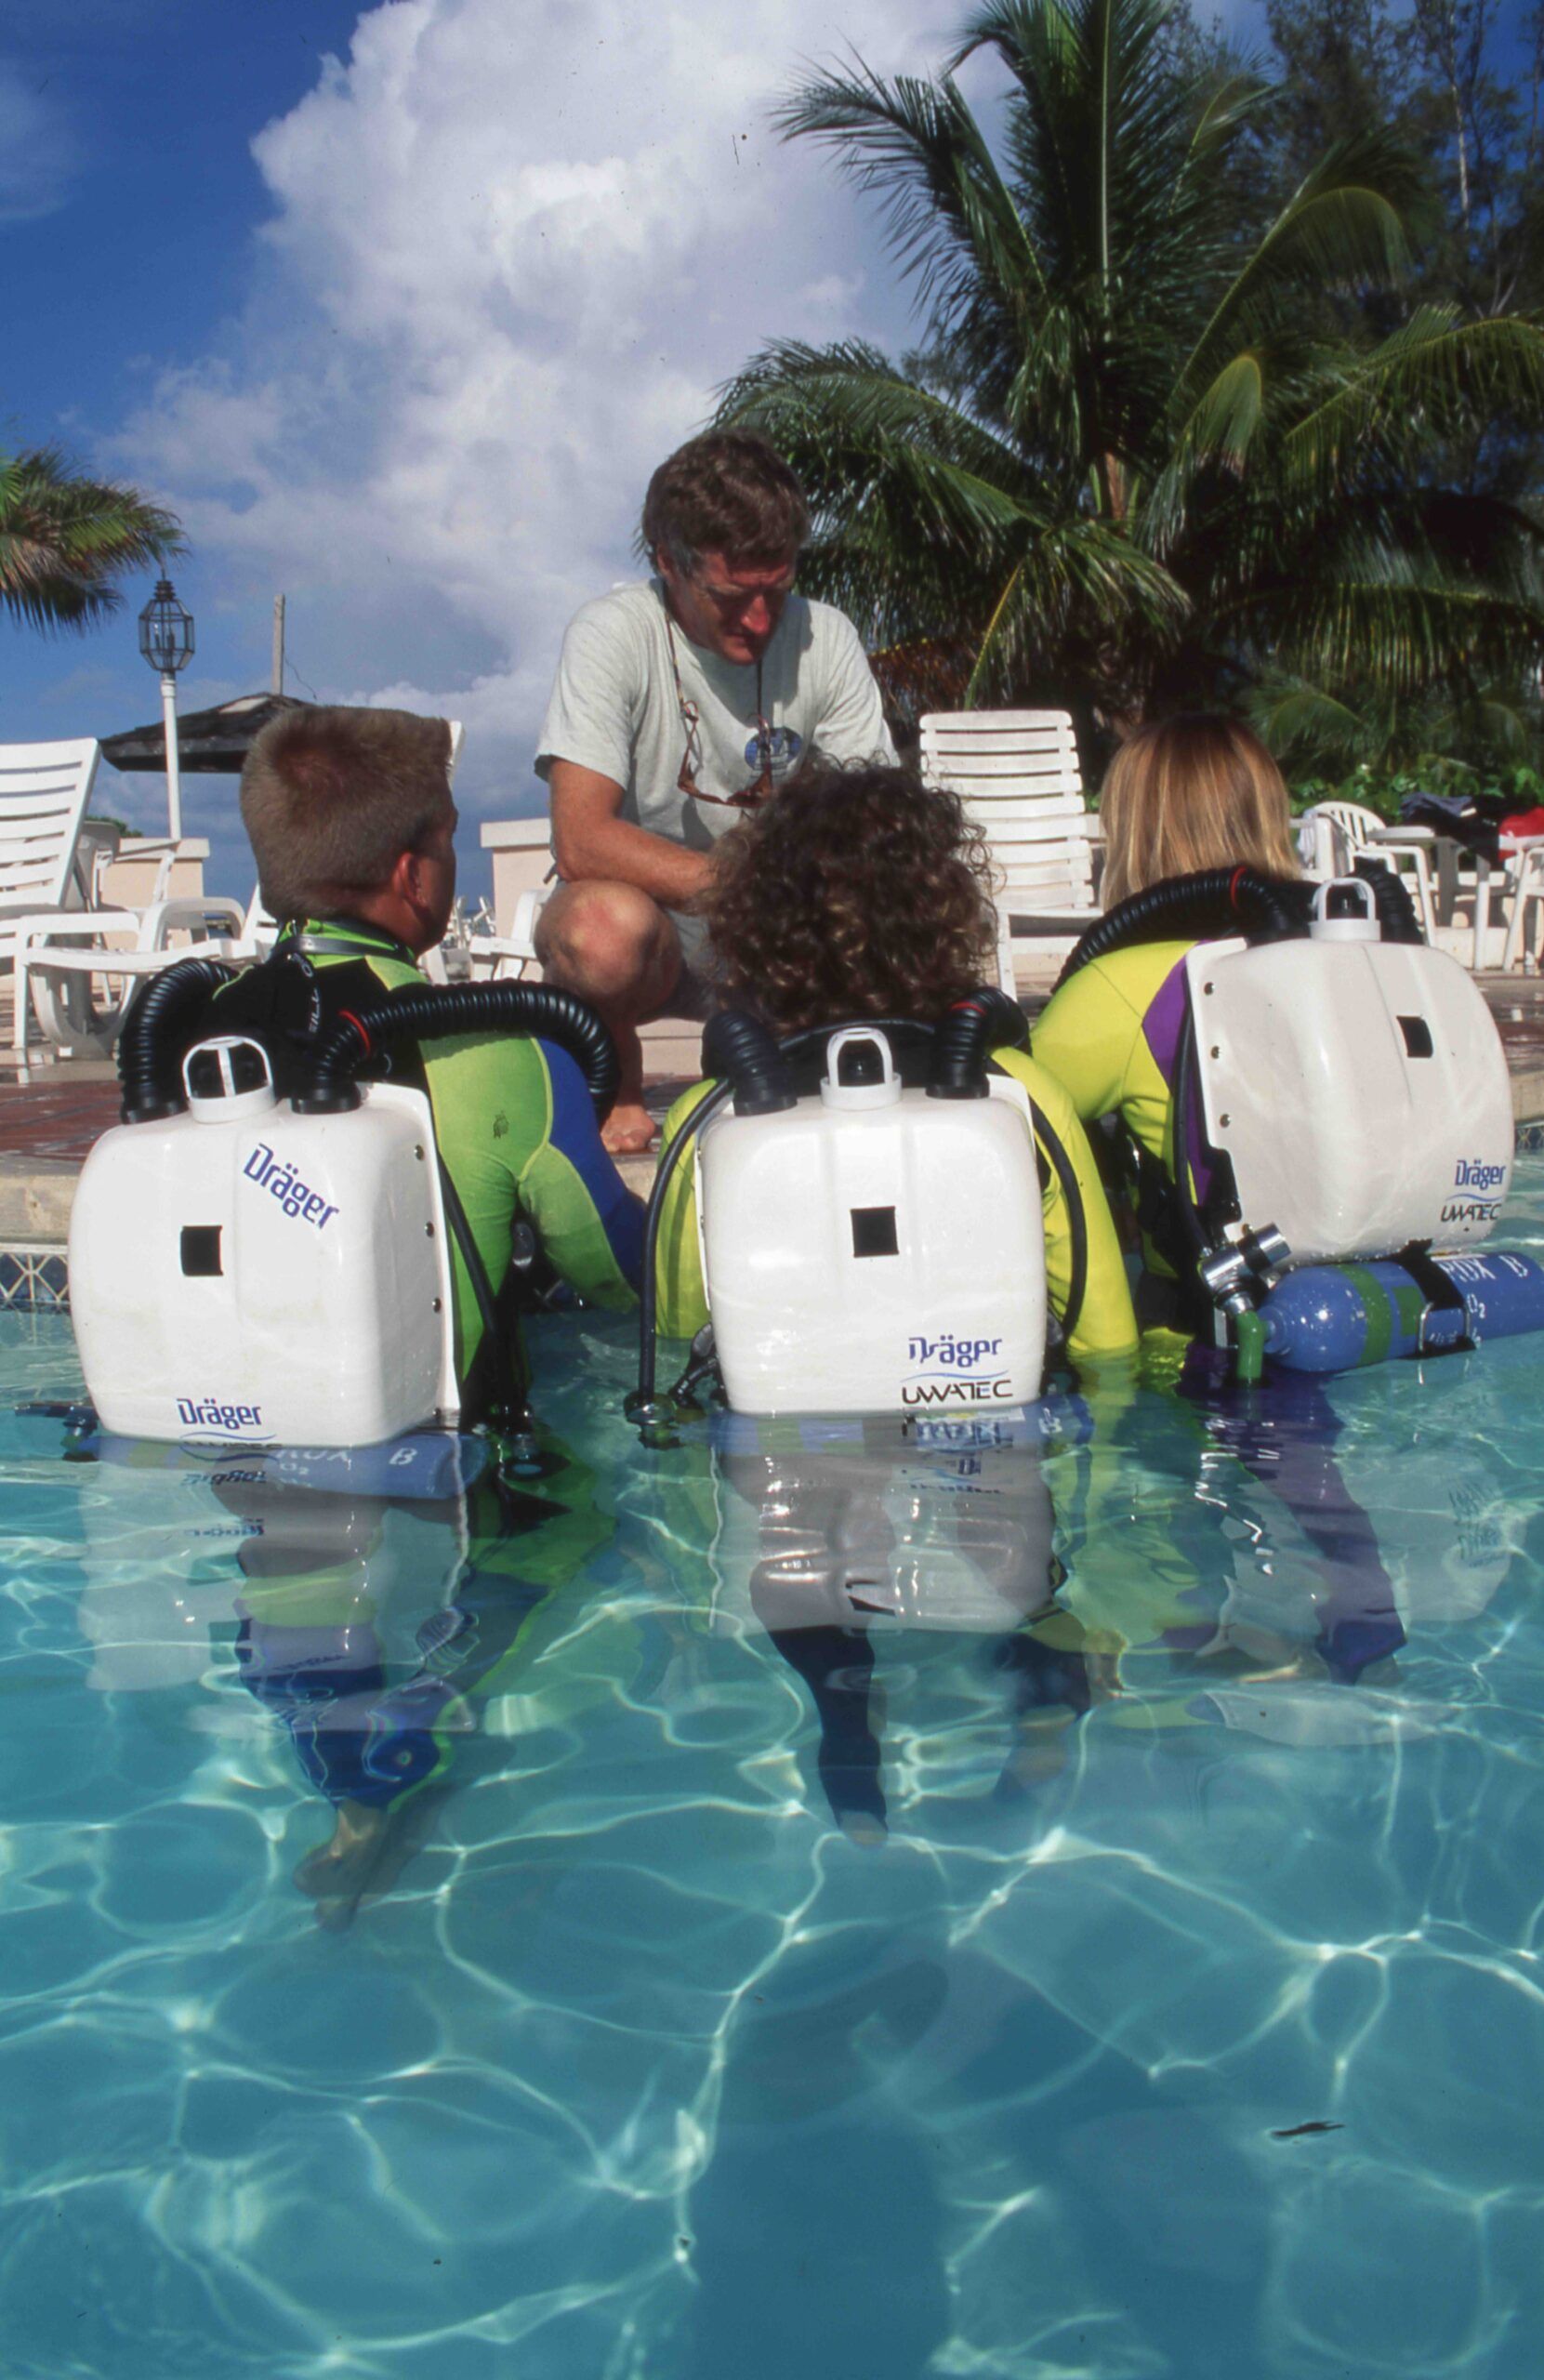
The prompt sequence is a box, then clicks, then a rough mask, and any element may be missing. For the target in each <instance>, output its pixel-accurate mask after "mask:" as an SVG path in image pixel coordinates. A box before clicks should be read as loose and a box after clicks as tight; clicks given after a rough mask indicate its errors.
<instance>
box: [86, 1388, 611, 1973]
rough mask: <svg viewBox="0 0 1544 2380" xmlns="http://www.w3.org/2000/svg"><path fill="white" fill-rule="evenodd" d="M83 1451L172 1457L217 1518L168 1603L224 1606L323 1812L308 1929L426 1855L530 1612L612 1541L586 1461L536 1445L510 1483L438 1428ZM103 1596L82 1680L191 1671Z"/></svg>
mask: <svg viewBox="0 0 1544 2380" xmlns="http://www.w3.org/2000/svg"><path fill="white" fill-rule="evenodd" d="M91 1450H92V1451H94V1452H95V1453H96V1455H97V1458H98V1459H99V1461H123V1462H127V1463H129V1464H131V1465H133V1466H134V1467H135V1468H138V1469H140V1470H143V1469H144V1468H146V1467H147V1462H148V1461H153V1465H154V1467H156V1468H158V1469H161V1470H163V1471H165V1470H173V1471H177V1472H178V1473H180V1474H181V1477H182V1478H183V1480H185V1481H187V1482H189V1483H190V1484H191V1485H192V1486H193V1487H194V1488H195V1491H196V1490H199V1489H202V1490H203V1491H205V1495H206V1497H207V1499H208V1500H209V1501H210V1502H211V1503H212V1504H213V1506H215V1507H217V1508H218V1512H219V1513H220V1514H223V1515H225V1516H226V1517H225V1519H224V1520H223V1521H222V1522H212V1521H207V1520H205V1521H204V1522H202V1523H201V1524H200V1525H198V1526H196V1527H194V1528H193V1530H192V1532H191V1534H192V1540H193V1543H194V1544H195V1546H197V1547H198V1548H199V1549H200V1550H201V1551H202V1553H203V1555H204V1557H205V1566H207V1562H208V1559H209V1557H210V1556H211V1555H213V1554H216V1553H217V1550H218V1554H219V1555H220V1556H221V1557H223V1558H222V1560H221V1562H220V1567H221V1568H222V1569H224V1571H225V1577H224V1578H223V1579H222V1580H221V1581H220V1584H219V1585H218V1587H214V1586H212V1585H211V1584H208V1583H201V1584H200V1585H199V1586H198V1588H197V1589H196V1590H195V1591H191V1593H184V1594H182V1595H179V1596H178V1605H179V1607H180V1608H179V1611H178V1617H179V1618H181V1619H183V1620H185V1621H192V1620H195V1617H196V1619H197V1620H202V1621H203V1622H204V1623H205V1626H206V1625H207V1623H208V1621H209V1620H211V1619H212V1618H213V1617H214V1616H215V1609H216V1607H221V1616H222V1617H227V1616H229V1615H230V1614H231V1611H232V1608H233V1612H234V1620H235V1633H234V1639H233V1644H232V1647H231V1649H232V1652H233V1657H234V1660H235V1664H236V1670H237V1674H238V1675H239V1677H240V1680H241V1683H242V1685H243V1686H244V1687H245V1689H246V1691H247V1692H248V1693H249V1694H250V1695H251V1696H252V1697H253V1699H255V1700H256V1701H257V1703H258V1704H259V1705H260V1706H261V1708H262V1709H263V1710H264V1711H265V1712H268V1714H269V1715H270V1716H271V1718H272V1719H273V1720H274V1721H275V1722H276V1723H277V1724H278V1726H280V1727H282V1728H283V1729H284V1733H285V1734H286V1736H287V1737H288V1739H289V1743H290V1747H291V1750H292V1752H293V1754H294V1758H295V1761H296V1765H297V1768H298V1770H299V1773H300V1775H301V1777H302V1778H303V1779H304V1781H305V1783H306V1784H307V1785H308V1786H309V1787H310V1789H311V1791H312V1792H315V1793H317V1794H319V1795H321V1797H322V1798H323V1800H324V1801H325V1802H326V1803H327V1804H328V1805H329V1807H330V1809H331V1811H332V1815H333V1830H332V1833H331V1835H330V1836H329V1838H328V1839H327V1840H326V1841H325V1842H324V1843H323V1844H322V1845H319V1846H318V1847H317V1848H316V1849H315V1850H313V1851H311V1852H310V1853H309V1854H308V1855H307V1856H306V1857H305V1858H302V1859H301V1860H300V1862H299V1864H298V1865H297V1868H296V1869H295V1871H294V1879H295V1883H296V1884H297V1886H298V1888H299V1890H300V1891H301V1892H302V1893H304V1894H306V1895H307V1896H308V1897H310V1899H312V1900H313V1901H314V1902H315V1903H316V1913H317V1918H318V1921H319V1923H321V1924H323V1925H325V1926H328V1927H333V1928H337V1927H341V1926H345V1925H347V1924H350V1922H351V1920H352V1919H353V1917H354V1915H355V1913H356V1911H358V1909H359V1907H360V1905H361V1902H362V1901H363V1900H366V1899H370V1900H374V1899H376V1898H378V1897H380V1896H381V1895H383V1894H384V1893H386V1892H388V1891H389V1889H390V1887H391V1885H392V1884H393V1883H394V1882H395V1881H396V1879H397V1878H398V1876H400V1874H401V1873H402V1870H403V1868H404V1867H405V1866H406V1864H407V1862H408V1861H409V1860H410V1859H411V1858H413V1856H414V1854H415V1853H416V1851H418V1850H419V1849H421V1848H422V1846H423V1845H424V1843H425V1841H426V1840H427V1838H428V1836H429V1831H430V1829H431V1827H432V1824H433V1821H434V1818H435V1817H436V1816H437V1814H438V1811H439V1809H440V1807H441V1805H442V1803H443V1802H444V1800H445V1797H446V1795H447V1794H448V1793H449V1792H450V1791H451V1790H452V1788H453V1787H454V1786H455V1783H456V1782H457V1781H458V1777H457V1771H458V1768H459V1767H460V1766H461V1765H463V1764H464V1759H465V1753H466V1750H467V1747H468V1743H469V1742H470V1741H471V1740H473V1739H475V1738H476V1737H477V1735H478V1734H479V1731H480V1726H481V1720H482V1712H483V1710H484V1708H485V1706H486V1704H487V1703H488V1701H489V1700H490V1699H492V1698H493V1697H495V1695H498V1694H501V1693H503V1692H505V1691H507V1689H508V1685H509V1681H510V1679H511V1677H512V1675H513V1674H514V1673H516V1672H517V1671H518V1669H519V1667H520V1664H521V1657H522V1647H523V1645H524V1640H525V1638H526V1634H527V1631H528V1629H529V1625H530V1622H531V1620H533V1618H534V1615H535V1614H536V1613H537V1612H538V1611H540V1610H541V1609H542V1608H543V1607H545V1606H546V1605H547V1604H548V1602H549V1601H550V1599H551V1597H552V1596H553V1595H554V1594H556V1593H558V1592H559V1591H560V1590H561V1588H563V1587H564V1586H566V1585H568V1584H569V1583H570V1582H571V1581H572V1580H574V1578H575V1577H576V1576H577V1575H578V1573H579V1572H580V1571H581V1570H582V1569H583V1568H584V1567H585V1566H586V1564H587V1561H588V1560H589V1558H590V1557H591V1556H592V1555H593V1554H595V1553H596V1551H597V1550H598V1548H599V1547H600V1546H601V1545H602V1544H603V1543H604V1542H605V1541H606V1540H608V1539H609V1537H610V1536H611V1534H612V1529H613V1526H614V1525H613V1523H612V1522H611V1520H610V1519H609V1518H607V1517H605V1516H603V1515H602V1514H601V1513H600V1509H599V1507H598V1505H597V1503H596V1501H595V1496H594V1485H595V1482H594V1474H593V1473H592V1472H591V1471H590V1470H589V1469H588V1468H587V1466H586V1465H584V1464H582V1463H579V1462H578V1461H575V1460H574V1457H573V1456H572V1455H571V1454H570V1453H569V1452H568V1450H567V1449H566V1448H563V1447H561V1445H559V1444H558V1443H557V1442H555V1441H554V1440H552V1439H551V1438H548V1439H547V1440H546V1442H545V1443H544V1447H543V1449H542V1454H541V1458H540V1465H539V1472H536V1471H534V1472H533V1475H530V1476H521V1477H520V1478H518V1479H517V1478H506V1477H504V1476H502V1475H501V1474H500V1473H499V1471H498V1469H497V1467H496V1466H495V1463H494V1462H493V1461H491V1460H490V1457H489V1450H488V1448H487V1447H486V1445H485V1444H484V1443H483V1442H482V1440H479V1439H475V1438H468V1437H459V1438H458V1437H454V1436H445V1435H436V1434H431V1433H424V1434H422V1435H418V1436H415V1437H413V1438H409V1439H405V1440H402V1441H399V1442H397V1444H396V1445H395V1446H392V1447H382V1448H362V1449H353V1450H350V1449H325V1450H322V1449H294V1448H275V1449H272V1450H271V1451H270V1450H263V1449H256V1450H254V1449H248V1448H242V1449H240V1450H239V1451H227V1452H224V1453H220V1452H218V1451H217V1450H213V1449H192V1448H153V1449H152V1448H144V1447H140V1446H133V1445H131V1444H130V1443H129V1442H127V1441H115V1440H112V1439H110V1438H107V1437H102V1438H100V1439H98V1440H97V1441H95V1444H94V1447H93V1448H92V1449H91ZM184 1517H185V1518H186V1517H187V1514H186V1512H185V1514H184ZM232 1566H233V1568H234V1571H235V1573H236V1577H235V1579H234V1580H231V1576H230V1570H231V1567H232ZM161 1586H162V1595H163V1597H164V1595H165V1579H164V1578H163V1580H162V1582H161ZM232 1590H233V1592H232ZM111 1615H112V1627H111V1631H110V1632H104V1633H103V1637H102V1639H101V1640H100V1641H99V1650H98V1659H97V1663H96V1667H95V1671H94V1675H93V1683H94V1684H97V1685H98V1686H103V1687H106V1688H109V1689H121V1688H123V1687H124V1686H127V1685H132V1686H135V1687H137V1688H142V1687H144V1686H149V1685H151V1684H168V1683H172V1682H174V1680H175V1679H177V1678H178V1677H181V1678H184V1679H186V1678H188V1677H189V1676H193V1675H196V1674H197V1673H198V1671H199V1669H200V1668H201V1667H202V1665H203V1662H204V1661H205V1659H206V1656H207V1646H206V1642H200V1641H199V1639H198V1638H196V1637H195V1638H192V1639H189V1638H188V1637H186V1636H179V1633H178V1631H177V1630H176V1629H175V1628H173V1629H171V1630H169V1631H168V1629H167V1627H166V1626H165V1617H164V1616H156V1615H152V1613H150V1612H147V1613H146V1618H147V1620H151V1621H152V1625H151V1626H150V1628H149V1630H148V1632H147V1634H146V1636H145V1637H144V1638H141V1639H140V1640H139V1642H133V1641H126V1642H125V1632H124V1626H123V1622H124V1620H125V1610H124V1607H123V1598H122V1595H121V1593H119V1594H116V1595H114V1596H113V1597H112V1599H111ZM105 1616H106V1615H105V1611H104V1617H105ZM86 1624H87V1628H88V1631H89V1629H90V1624H91V1623H90V1617H89V1612H88V1613H87V1619H86ZM109 1635H110V1636H111V1641H108V1638H109ZM190 1662H191V1667H190Z"/></svg>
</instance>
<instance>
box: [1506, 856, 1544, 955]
mask: <svg viewBox="0 0 1544 2380" xmlns="http://www.w3.org/2000/svg"><path fill="white" fill-rule="evenodd" d="M1508 880H1509V886H1510V890H1511V917H1510V918H1509V919H1508V920H1507V939H1506V945H1505V947H1504V948H1503V950H1502V953H1501V964H1502V966H1503V968H1509V969H1510V968H1511V967H1513V966H1516V965H1517V964H1518V963H1519V962H1521V963H1522V964H1523V965H1524V967H1525V966H1526V965H1527V959H1528V948H1527V936H1526V933H1525V932H1524V919H1525V917H1526V913H1527V908H1528V905H1529V903H1530V902H1541V903H1544V842H1541V841H1537V840H1534V839H1533V838H1531V837H1530V838H1529V840H1527V841H1525V842H1520V843H1519V844H1518V845H1517V847H1516V851H1515V853H1514V855H1513V857H1512V861H1511V867H1510V869H1509V873H1508ZM1540 963H1541V964H1544V936H1541V940H1540Z"/></svg>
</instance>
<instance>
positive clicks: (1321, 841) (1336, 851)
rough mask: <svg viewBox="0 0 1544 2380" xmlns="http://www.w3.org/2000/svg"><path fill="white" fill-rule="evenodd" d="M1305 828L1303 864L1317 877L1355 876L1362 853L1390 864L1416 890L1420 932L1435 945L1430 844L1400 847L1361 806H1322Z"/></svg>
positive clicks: (1308, 813)
mask: <svg viewBox="0 0 1544 2380" xmlns="http://www.w3.org/2000/svg"><path fill="white" fill-rule="evenodd" d="M1302 825H1303V826H1305V827H1306V828H1307V829H1308V835H1307V837H1306V838H1305V837H1303V836H1301V835H1300V838H1299V840H1300V844H1301V843H1302V842H1303V841H1304V840H1307V841H1308V842H1309V844H1310V849H1309V850H1308V851H1306V852H1305V853H1304V859H1305V862H1306V865H1307V866H1308V867H1309V869H1310V871H1311V873H1312V874H1313V875H1315V876H1350V875H1351V874H1353V869H1354V863H1355V859H1356V855H1357V853H1358V852H1366V853H1368V855H1369V856H1370V857H1371V858H1373V859H1380V860H1383V861H1386V862H1387V864H1388V866H1390V867H1392V869H1393V871H1394V873H1395V875H1396V876H1401V877H1404V878H1405V879H1406V880H1407V881H1408V882H1410V883H1412V884H1413V887H1414V892H1415V902H1416V908H1417V910H1418V912H1419V917H1420V922H1421V929H1422V931H1423V932H1424V933H1425V935H1426V939H1427V941H1428V942H1430V941H1431V940H1432V936H1433V934H1434V933H1435V931H1436V923H1437V912H1436V906H1435V904H1434V902H1433V901H1432V865H1431V855H1430V853H1429V851H1428V848H1427V846H1426V844H1425V843H1423V842H1419V841H1417V840H1410V841H1408V842H1404V841H1400V840H1397V839H1395V838H1393V837H1392V836H1390V834H1389V828H1388V826H1387V823H1386V821H1385V820H1383V819H1381V818H1380V817H1379V814H1378V813H1377V811H1376V810H1368V809H1366V808H1364V806H1363V805H1362V803H1361V802H1359V801H1320V802H1316V803H1315V804H1314V806H1313V809H1312V810H1305V811H1304V813H1303V815H1302Z"/></svg>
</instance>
